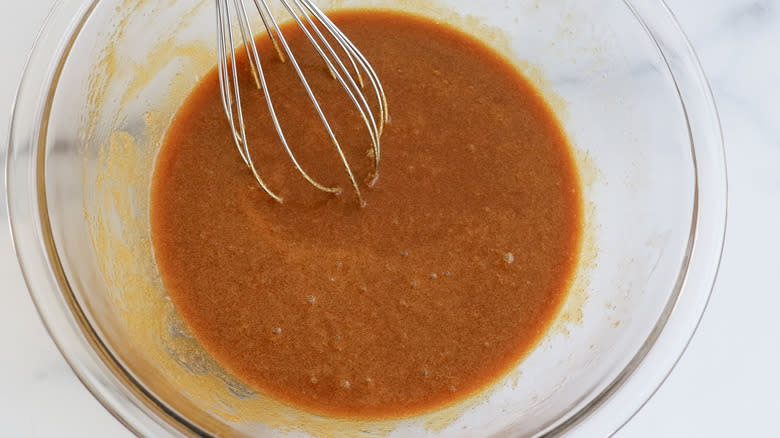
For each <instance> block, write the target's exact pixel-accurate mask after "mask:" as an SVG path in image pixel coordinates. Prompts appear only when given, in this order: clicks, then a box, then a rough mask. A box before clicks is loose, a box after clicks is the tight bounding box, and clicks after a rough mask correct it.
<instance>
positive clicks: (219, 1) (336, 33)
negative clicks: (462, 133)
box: [216, 0, 389, 205]
mask: <svg viewBox="0 0 780 438" xmlns="http://www.w3.org/2000/svg"><path fill="white" fill-rule="evenodd" d="M268 1H269V0H252V2H253V3H254V8H255V9H256V10H257V12H258V13H259V14H260V18H261V20H262V22H263V25H264V27H265V30H266V33H267V35H268V37H269V38H270V39H271V42H272V43H273V45H274V48H275V49H276V52H277V54H278V56H279V59H280V60H281V61H282V62H286V61H287V60H289V62H290V64H291V65H292V67H293V69H294V70H295V72H296V74H297V75H298V78H299V80H300V82H301V85H302V86H303V87H304V89H305V90H306V93H307V95H308V97H309V100H310V101H311V103H312V104H313V105H314V108H315V110H316V112H317V115H318V116H319V118H320V120H321V121H322V124H323V127H324V128H325V130H326V131H327V134H328V136H329V137H330V140H331V142H332V143H333V145H334V146H335V148H336V150H337V151H338V154H339V157H340V158H341V164H342V165H343V167H344V169H345V170H346V172H347V174H348V175H349V179H350V181H351V183H352V187H353V188H354V190H355V193H356V195H357V198H358V202H359V203H360V205H363V197H362V196H361V193H360V188H359V187H358V183H357V181H356V179H355V175H354V174H353V172H352V168H351V167H350V165H349V161H348V160H347V157H346V156H345V154H344V151H343V149H342V147H341V145H340V144H339V141H338V139H337V138H336V135H335V134H334V132H333V130H332V128H331V125H330V123H329V122H328V119H327V118H326V116H325V114H324V112H323V110H322V107H321V105H320V102H319V101H318V99H317V97H316V96H315V93H314V91H313V90H312V88H311V86H310V85H309V82H308V81H307V80H306V76H305V75H304V73H303V71H302V70H301V68H300V66H299V65H298V62H297V61H296V59H295V56H294V54H293V53H292V50H291V49H290V46H289V45H288V44H287V41H286V40H285V38H284V35H282V31H281V29H280V27H279V21H277V19H276V17H274V15H273V13H272V11H271V8H270V6H269V4H268ZM245 2H248V0H216V7H217V14H216V15H217V52H218V58H219V61H218V69H219V84H220V91H221V94H222V104H223V106H224V109H225V114H226V116H227V119H228V122H229V123H230V127H231V131H232V133H233V140H234V142H235V144H236V147H237V148H238V152H239V153H240V154H241V158H242V159H243V160H244V163H245V164H246V165H247V166H248V167H249V169H250V170H251V171H252V173H253V174H254V177H255V178H256V179H257V182H258V183H259V184H260V186H261V187H262V188H263V190H265V192H266V193H268V195H270V196H271V197H272V198H274V199H275V200H277V201H279V202H282V198H281V197H280V196H278V195H277V194H276V193H275V192H274V191H272V190H271V189H270V188H269V187H268V186H267V185H266V183H265V182H264V181H263V179H262V178H261V177H260V174H259V172H258V170H257V168H256V167H255V164H254V162H253V161H252V156H251V154H250V151H249V145H248V142H247V138H246V129H245V123H246V122H245V121H244V117H243V112H242V107H241V94H240V91H239V87H238V70H237V68H236V60H235V56H234V55H233V50H234V48H235V47H236V46H235V45H234V43H235V41H236V39H235V38H234V29H233V17H232V16H235V19H236V21H237V24H238V29H239V33H240V36H241V40H242V42H243V45H244V48H245V50H246V54H247V57H248V59H249V64H250V67H251V70H252V74H253V76H254V79H255V82H256V84H257V87H258V88H259V89H262V91H263V94H264V95H265V101H266V104H267V106H268V111H269V114H270V116H271V120H272V121H273V125H274V128H275V129H276V133H277V134H278V137H279V139H280V140H281V143H282V146H283V147H284V150H285V152H286V153H287V155H288V156H289V158H290V160H291V161H292V163H293V165H294V166H295V168H296V169H297V170H298V172H299V173H300V174H301V175H302V176H303V177H304V178H305V179H306V181H308V182H309V183H310V184H311V185H312V186H314V187H316V188H317V189H319V190H322V191H325V192H330V193H338V192H340V191H341V189H340V188H339V187H329V186H326V185H323V184H321V183H319V182H317V181H315V180H314V179H313V178H312V177H311V176H310V175H309V174H308V173H306V171H305V170H304V169H303V167H302V166H301V165H300V163H298V160H297V159H296V158H295V154H294V153H293V151H292V149H291V148H290V145H289V144H288V142H287V139H286V138H285V135H284V132H283V130H282V127H281V125H280V123H279V119H278V117H277V113H276V110H275V108H274V103H273V100H272V98H271V93H270V92H269V89H268V84H267V82H266V78H265V76H264V74H263V67H262V65H261V62H260V56H259V53H258V49H257V46H256V44H255V40H254V32H253V31H252V27H251V26H250V20H249V14H248V12H247V7H246V6H245ZM279 2H280V3H281V6H282V7H283V9H284V10H285V11H286V12H287V13H288V14H289V15H290V17H291V18H292V19H293V20H295V22H296V23H297V25H298V26H299V27H300V29H301V30H302V31H303V33H304V35H305V36H306V38H307V39H308V41H309V42H310V43H311V45H312V46H313V47H314V49H315V50H316V51H317V53H318V54H319V56H320V57H321V58H322V59H323V61H324V62H325V64H326V65H327V67H328V69H329V70H330V72H331V74H332V76H333V77H334V78H335V80H336V81H338V83H339V84H340V85H341V87H342V88H343V89H344V91H345V92H346V93H347V94H348V96H349V98H350V99H351V101H352V103H353V104H354V105H355V107H356V108H357V110H358V113H359V114H360V116H361V118H362V119H363V122H364V123H365V126H366V128H367V130H368V133H369V137H370V140H371V144H372V148H373V153H372V155H373V171H372V173H371V174H370V175H369V177H370V178H369V179H370V180H371V181H372V182H373V181H374V180H375V179H376V177H377V175H378V170H379V158H380V141H379V139H380V137H381V135H382V130H383V128H384V125H385V123H386V122H387V121H388V117H389V116H388V109H387V99H386V97H385V93H384V90H383V89H382V84H381V83H380V82H379V78H378V76H377V74H376V72H375V71H374V69H373V67H371V64H370V63H369V62H368V60H367V59H366V58H365V56H363V54H362V53H360V51H359V50H358V49H357V47H355V45H354V44H353V43H352V42H351V41H350V40H349V39H348V38H347V37H346V36H345V35H344V33H342V32H341V30H339V28H338V27H336V25H335V24H333V22H332V21H331V20H330V19H329V18H328V17H327V16H326V15H325V14H324V13H323V12H322V11H321V10H320V9H319V8H318V7H317V6H316V5H314V4H313V3H312V2H311V1H310V0H279ZM231 3H232V5H233V8H232V9H233V12H234V13H233V14H231V11H230V9H231V8H230V4H231ZM250 8H251V6H250ZM331 41H334V42H335V44H336V45H337V46H338V48H339V49H340V51H341V55H339V54H337V53H336V48H334V46H333V44H331ZM342 58H346V59H342ZM364 76H365V77H366V78H367V79H368V84H369V86H368V90H369V93H372V94H374V96H373V97H374V98H375V99H376V102H377V105H376V110H375V109H373V108H372V106H371V105H370V104H369V99H370V98H369V97H368V96H366V94H365V93H364V90H365V89H366V84H365V81H364Z"/></svg>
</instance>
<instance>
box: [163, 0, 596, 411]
mask: <svg viewBox="0 0 780 438" xmlns="http://www.w3.org/2000/svg"><path fill="white" fill-rule="evenodd" d="M332 19H333V20H334V21H335V22H336V23H337V24H338V25H339V26H340V27H341V29H343V31H344V32H345V33H346V34H347V35H348V36H349V37H350V38H351V39H352V40H353V41H354V42H355V44H356V45H357V46H358V47H359V48H360V49H361V50H362V51H363V53H364V54H365V55H366V57H367V58H368V59H369V60H370V61H371V62H372V64H373V66H374V67H375V69H376V70H377V72H378V74H379V77H380V78H381V80H382V82H383V84H384V87H385V89H386V92H387V98H388V101H389V104H390V112H391V122H390V124H389V125H388V126H387V127H386V129H385V133H384V135H383V137H382V162H381V165H380V172H379V180H378V182H377V184H376V185H375V186H374V187H373V188H367V187H365V182H363V181H361V184H362V185H363V192H364V197H365V198H366V201H367V206H366V207H364V208H360V207H359V206H358V205H357V203H356V202H355V199H354V194H353V193H352V192H350V191H349V187H350V186H349V182H348V180H347V179H346V177H345V174H344V171H343V169H342V168H341V167H340V164H339V159H338V156H337V155H336V152H335V151H334V149H333V146H332V145H331V144H330V142H329V141H328V140H327V137H325V131H324V129H323V128H322V125H321V124H320V122H319V120H318V119H317V118H316V116H315V115H314V113H313V112H312V110H311V105H310V104H308V101H307V100H306V97H305V95H304V91H303V88H302V87H301V86H300V85H299V84H298V83H297V79H296V78H295V76H294V74H292V72H291V70H290V66H289V63H286V64H282V63H281V62H279V61H278V60H277V59H276V57H275V52H274V50H273V49H272V48H271V47H270V44H269V43H268V41H267V39H266V38H265V37H260V38H258V43H259V44H260V46H261V47H260V50H261V53H262V54H263V56H264V58H263V62H264V64H263V66H264V68H265V74H266V76H267V78H268V79H269V82H270V85H271V86H272V93H273V96H274V98H275V101H276V103H277V107H278V110H279V112H280V119H281V120H282V122H283V124H284V127H285V129H286V134H287V135H288V139H289V141H290V144H291V146H292V147H293V149H294V150H295V152H296V153H297V154H298V158H299V160H300V162H301V163H302V165H303V166H304V167H305V168H306V169H307V170H308V171H309V172H310V173H311V174H312V175H313V176H314V177H315V178H317V179H318V180H320V181H323V182H325V183H333V184H339V185H340V186H341V187H344V188H345V190H344V193H343V194H341V195H340V196H334V195H329V194H325V193H322V192H318V191H317V190H315V189H314V188H312V187H311V186H309V185H308V183H306V182H305V181H304V180H303V178H301V177H300V176H299V175H298V174H297V173H295V171H294V169H293V166H292V164H291V163H290V162H289V159H288V158H287V157H286V154H285V153H284V151H283V150H282V148H281V145H280V143H279V140H278V138H277V136H276V134H275V132H274V131H273V128H272V125H271V122H270V119H269V117H268V115H267V110H266V107H265V101H264V99H263V95H262V92H261V91H259V90H257V89H256V88H255V87H254V84H253V82H252V76H251V74H250V73H249V72H248V70H247V66H246V63H245V59H243V58H240V59H239V61H240V62H241V65H242V66H243V67H242V68H243V69H244V72H243V73H242V75H241V80H242V87H243V88H242V101H243V103H244V108H243V109H244V117H245V119H246V120H247V121H248V136H249V139H250V145H251V148H252V151H253V157H254V160H255V163H256V165H257V167H258V169H259V171H260V174H261V175H262V176H263V177H264V178H265V179H266V180H267V182H268V183H269V185H270V187H271V188H272V189H275V190H276V191H277V192H279V193H280V194H281V195H282V196H283V197H284V199H285V202H284V203H283V204H278V203H276V202H274V201H272V200H271V199H270V198H269V197H268V196H267V195H266V194H265V193H264V192H262V190H261V189H260V188H259V187H258V186H257V183H256V182H255V180H254V178H253V176H252V174H251V173H250V171H249V170H248V169H247V168H246V166H245V165H244V164H243V162H242V161H241V159H240V157H239V154H238V152H237V150H236V148H235V145H234V144H233V140H232V137H231V135H230V130H229V127H228V124H227V122H226V120H225V115H224V113H223V108H222V103H221V100H220V97H219V84H218V80H217V74H216V71H213V72H212V73H211V74H210V75H208V76H207V77H206V78H204V79H203V80H202V82H201V83H200V84H199V85H198V87H197V88H196V89H195V91H194V92H193V93H192V95H191V96H190V97H189V99H188V100H187V102H186V103H185V105H183V106H182V108H181V109H180V110H179V112H178V114H177V115H176V117H175V119H174V121H173V123H172V125H171V127H170V129H169V132H168V134H167V137H166V139H165V144H164V146H163V148H162V150H161V151H160V154H159V157H158V159H157V164H156V169H155V174H154V179H153V186H152V205H151V219H152V237H153V242H154V249H155V256H156V258H157V262H158V264H159V268H160V272H161V274H162V278H163V280H164V283H165V286H166V288H167V289H168V291H169V293H170V296H171V299H172V300H173V303H174V304H175V306H176V308H177V309H178V311H179V312H180V314H181V315H182V317H183V318H184V320H185V321H186V322H187V324H188V325H189V327H190V328H191V330H192V332H193V333H194V334H195V336H196V337H197V338H198V339H199V340H200V342H201V343H202V344H203V345H204V347H205V348H206V349H207V350H208V351H209V352H210V353H211V354H213V356H214V357H215V358H216V359H217V360H218V361H219V362H220V363H222V364H223V365H224V366H225V367H226V368H228V369H229V370H231V371H232V372H233V373H235V374H236V375H237V376H238V377H240V378H241V379H243V380H244V381H246V382H247V383H249V384H250V385H252V386H253V387H255V388H256V389H257V390H259V391H261V392H264V393H266V394H269V395H271V396H273V397H276V398H278V399H281V400H283V401H285V402H288V403H290V404H293V405H295V406H299V407H301V408H303V409H307V410H310V411H313V412H317V413H320V414H325V415H334V416H349V417H359V418H386V417H398V416H407V415H414V414H417V413H420V412H422V411H426V410H430V409H435V408H437V407H441V406H442V405H444V404H448V403H451V402H454V401H457V400H460V399H462V398H464V397H466V396H468V395H470V394H473V393H474V392H475V391H478V390H479V389H481V388H484V387H485V386H486V385H487V384H489V383H491V382H492V381H494V380H495V379H497V378H499V377H500V376H502V375H503V374H505V373H506V372H508V371H509V370H510V369H511V368H513V367H514V366H515V365H516V364H517V362H518V361H519V360H520V359H522V357H523V356H524V355H525V354H526V353H528V352H529V350H530V349H531V348H533V347H534V345H535V344H536V343H537V342H538V341H539V339H540V338H541V336H542V335H543V334H544V333H545V331H546V329H547V328H548V327H549V325H550V323H551V320H552V319H553V318H554V317H555V316H556V314H557V311H558V309H559V308H560V306H561V304H562V301H563V299H564V298H565V295H566V293H567V291H568V288H569V285H570V283H571V279H572V276H573V273H574V270H575V266H576V260H577V255H578V249H579V244H580V238H581V216H582V205H581V204H582V202H581V194H580V187H579V182H578V177H577V173H576V169H575V164H574V160H573V158H572V152H571V150H570V148H569V145H568V143H567V140H566V137H565V135H564V133H563V132H562V130H561V126H560V124H559V122H558V121H557V120H556V118H555V115H554V114H553V112H552V111H551V109H550V108H549V106H548V105H547V104H546V103H545V101H544V100H543V99H542V97H541V96H540V94H539V93H538V91H537V90H536V89H534V87H533V86H532V85H531V84H530V83H529V81H528V80H526V79H525V78H524V77H523V76H522V75H521V74H520V73H518V72H517V71H516V70H515V69H514V68H513V67H512V66H511V65H510V64H509V63H508V62H506V61H505V60H503V59H502V58H500V57H499V56H498V55H496V54H495V53H493V52H491V51H490V50H489V49H488V48H487V47H486V46H484V45H483V44H481V43H480V42H478V41H476V40H474V39H473V38H471V37H469V36H467V35H465V34H462V33H459V32H457V31H455V30H453V29H450V28H448V27H446V26H442V25H441V24H437V23H434V22H431V21H427V20H424V19H421V18H415V17H412V16H406V15H398V14H392V13H389V12H368V11H354V12H349V13H339V14H335V15H334V16H333V17H332ZM285 36H286V37H287V38H288V40H289V42H290V44H291V45H292V46H293V47H294V50H295V53H296V55H297V56H298V59H299V61H300V63H301V65H302V66H303V68H304V69H305V71H306V72H307V75H308V76H309V80H310V81H311V83H312V87H313V88H314V89H315V91H316V93H317V95H318V97H319V98H320V100H321V101H322V102H323V105H324V107H325V111H326V114H327V115H328V118H329V119H330V120H331V121H332V122H333V123H334V125H335V130H336V132H337V134H338V135H339V139H340V141H341V144H342V145H343V146H344V148H345V150H346V153H347V155H348V158H349V159H350V161H351V162H352V163H353V165H354V167H355V171H356V174H357V175H363V176H365V175H368V174H369V170H370V168H371V164H372V160H371V158H370V157H369V154H367V151H368V150H369V149H370V143H369V139H368V135H367V133H366V131H365V127H364V126H363V125H362V124H361V122H360V121H359V119H357V118H356V116H355V112H354V110H353V109H352V106H351V105H352V104H351V103H350V102H349V101H347V99H346V98H345V95H344V93H343V92H342V91H341V89H340V88H339V86H338V84H337V83H336V81H334V80H333V78H332V77H331V76H330V74H329V73H328V70H327V68H326V67H325V65H324V64H323V62H322V61H321V60H320V59H319V58H318V57H317V56H316V55H315V54H314V52H313V51H311V50H309V49H308V47H309V46H308V43H306V44H304V43H303V41H302V39H301V36H300V34H299V33H297V32H296V31H295V30H294V29H293V28H286V29H285Z"/></svg>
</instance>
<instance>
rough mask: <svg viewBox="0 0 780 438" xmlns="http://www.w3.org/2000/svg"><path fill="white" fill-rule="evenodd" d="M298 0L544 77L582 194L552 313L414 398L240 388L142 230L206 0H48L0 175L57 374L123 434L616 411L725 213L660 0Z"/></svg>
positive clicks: (206, 14)
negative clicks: (460, 386) (179, 306)
mask: <svg viewBox="0 0 780 438" xmlns="http://www.w3.org/2000/svg"><path fill="white" fill-rule="evenodd" d="M320 3H321V4H322V5H323V6H324V7H325V9H329V8H350V7H381V8H391V9H400V10H405V11H411V12H415V13H418V14H423V15H428V16H431V17H433V18H435V19H437V20H440V21H444V22H448V23H450V24H453V25H454V26H456V27H460V28H462V29H464V30H466V31H468V32H471V33H473V34H475V35H478V36H479V37H480V38H482V39H483V40H485V41H486V42H487V43H488V44H490V45H492V46H493V47H494V48H496V49H497V50H499V51H501V52H502V53H503V54H504V55H505V56H506V57H507V58H508V59H510V60H512V61H513V62H515V64H516V65H517V66H518V68H520V69H521V70H522V71H524V72H525V73H526V75H527V76H528V77H530V78H531V80H532V81H533V82H534V83H535V84H536V85H537V86H538V87H539V89H540V90H541V91H542V92H543V93H544V94H545V96H546V97H547V98H548V100H549V101H550V102H551V104H552V105H553V107H554V108H555V109H556V111H557V113H558V114H559V117H560V119H561V121H562V123H563V125H564V127H565V130H566V132H567V134H568V135H569V138H570V139H571V142H572V144H573V147H574V148H575V149H576V155H577V161H578V166H579V170H580V174H581V178H582V183H583V186H584V188H585V199H586V203H587V207H586V210H587V214H586V216H587V224H586V231H585V245H584V247H583V251H582V254H581V255H580V266H579V270H578V274H577V279H576V282H575V283H576V284H575V286H574V289H573V291H572V293H571V294H570V297H569V299H568V301H567V302H566V304H565V305H564V308H563V309H562V311H561V313H560V316H559V317H558V320H557V321H556V322H555V323H554V325H553V327H552V328H551V329H550V331H549V333H548V334H547V335H546V337H545V338H544V340H543V341H542V342H541V343H540V344H539V345H538V346H537V348H536V349H535V350H534V351H533V352H532V353H531V354H530V355H529V356H528V357H526V358H525V359H524V360H523V361H521V362H520V363H519V364H518V365H517V368H516V369H515V370H514V371H513V372H511V373H510V374H509V375H507V376H506V377H505V378H503V379H502V380H500V381H499V382H497V383H496V384H494V385H492V386H491V387H490V388H487V389H486V390H485V391H484V392H483V393H480V394H478V395H476V396H474V397H472V398H471V399H469V400H466V401H464V402H462V403H459V404H457V405H455V406H450V407H447V408H443V409H441V410H439V411H436V412H430V413H426V414H424V415H420V416H418V417H415V418H407V419H399V420H384V421H353V420H350V419H343V418H342V419H332V418H324V417H318V416H316V415H312V414H309V413H307V412H303V411H300V410H297V409H295V408H294V407H289V406H285V405H282V404H280V403H278V402H276V401H274V400H272V399H269V398H267V397H264V396H263V395H262V394H257V393H255V392H254V391H252V390H251V388H248V387H247V386H245V385H244V384H242V383H241V382H240V381H239V380H238V379H236V378H235V377H233V376H232V375H230V373H228V372H226V371H225V370H223V369H222V368H221V367H220V366H219V364H217V363H215V362H214V361H213V360H212V359H211V358H210V357H209V355H208V354H207V353H206V352H205V351H204V350H203V349H202V348H201V347H200V345H199V344H198V343H197V341H196V340H195V339H194V338H193V337H192V336H191V335H190V334H189V333H188V331H187V328H186V326H185V325H184V324H183V323H182V322H181V321H180V319H179V318H178V316H177V314H176V310H175V309H174V308H173V306H172V305H171V304H170V301H169V300H168V298H167V295H166V292H165V289H164V287H163V286H162V283H161V281H160V279H159V274H158V273H157V270H156V266H155V264H154V257H153V252H152V247H151V244H150V237H149V222H148V217H149V212H148V197H149V181H150V177H151V170H152V165H153V163H154V158H155V153H156V151H157V149H158V147H159V145H160V142H161V139H162V136H163V134H164V132H165V129H166V127H167V126H168V122H169V121H170V119H171V117H172V115H173V113H174V112H175V111H176V109H177V108H178V106H179V104H180V103H181V102H182V100H183V98H184V97H185V96H186V95H187V93H188V91H189V90H190V89H192V87H193V86H194V85H195V84H196V83H197V81H198V78H199V77H200V76H201V75H202V74H204V73H205V72H206V71H208V70H209V69H210V68H212V67H213V65H214V64H215V60H216V55H215V53H214V52H215V38H214V16H213V14H214V11H213V2H211V1H207V0H203V1H191V2H190V1H188V2H182V1H172V0H147V1H129V0H124V1H120V0H100V1H97V0H94V1H90V0H62V1H60V2H59V4H58V6H57V7H56V8H55V10H54V11H53V12H52V14H51V15H50V17H49V19H48V22H47V24H46V26H45V27H44V29H43V31H42V33H41V35H40V37H39V39H38V42H37V44H36V46H35V48H34V50H33V53H32V55H31V58H30V61H29V64H28V66H27V69H26V71H25V73H24V77H23V80H22V82H21V85H20V88H19V93H18V97H17V100H16V106H15V110H14V115H13V122H12V130H11V137H10V145H9V154H8V162H7V175H6V177H7V181H6V182H7V190H8V199H9V216H10V220H11V226H12V232H13V237H14V241H15V245H16V250H17V255H18V259H19V262H20V265H21V267H22V270H23V272H24V275H25V278H26V281H27V284H28V287H29V290H30V293H31V295H32V297H33V299H34V301H35V303H36V305H37V307H38V311H39V313H40V315H41V317H42V319H43V321H44V323H45V324H46V326H47V328H48V330H49V333H50V334H51V336H52V338H54V340H55V342H56V343H57V345H58V346H59V348H60V350H61V352H62V354H63V355H64V356H65V358H66V359H67V360H68V362H69V363H70V365H71V367H72V368H73V370H74V371H75V373H76V374H77V375H78V376H79V377H80V379H81V380H82V382H84V384H85V385H86V386H87V387H88V388H89V389H90V391H91V392H92V393H93V394H94V395H95V397H97V398H98V399H99V400H100V401H101V402H102V403H103V404H104V405H105V406H106V408H107V409H109V410H110V411H111V412H112V413H113V414H114V415H115V416H116V417H117V418H118V419H119V420H120V421H121V422H123V423H124V424H125V425H126V426H127V427H128V428H129V429H130V430H132V431H133V432H134V433H136V434H138V435H142V436H155V437H162V436H285V437H293V436H294V437H298V436H363V437H372V436H403V437H415V436H426V437H433V436H450V437H469V436H480V437H484V436H516V437H536V436H560V435H564V434H571V435H572V436H584V437H594V436H607V435H609V434H611V433H613V432H614V431H616V430H617V429H618V428H619V427H620V426H621V425H622V424H624V423H625V422H626V421H627V420H628V419H629V418H630V417H631V416H632V415H633V414H634V413H635V412H636V411H637V410H638V409H639V408H640V407H641V405H642V404H643V403H644V402H646V400H647V399H648V398H649V397H650V396H651V395H652V394H653V392H654V391H655V390H656V389H657V388H658V386H659V385H660V384H661V383H662V381H663V380H664V378H665V377H666V376H667V375H668V373H669V372H670V370H671V369H672V367H673V366H674V364H675V363H676V361H677V360H678V358H679V357H680V355H681V354H682V352H683V351H684V349H685V347H686V346H687V343H688V341H689V340H690V338H691V336H692V334H693V332H694V331H695V328H696V326H697V324H698V321H699V319H700V317H701V315H702V312H703V311H704V309H705V307H706V304H707V300H708V298H709V294H710V291H711V287H712V284H713V282H714V280H715V276H716V273H717V268H718V264H719V260H720V253H721V249H722V244H723V234H724V230H725V221H726V170H725V161H724V155H723V148H722V139H721V133H720V125H719V121H718V117H717V113H716V110H715V107H714V104H713V100H712V97H711V93H710V91H709V88H708V85H707V82H706V79H705V77H704V75H703V73H702V71H701V69H700V67H699V64H698V62H697V60H696V57H695V55H694V53H693V51H692V49H691V47H690V45H689V44H688V42H687V40H686V38H685V36H684V35H683V33H682V32H681V30H680V29H679V27H678V25H677V23H676V22H675V20H674V17H673V16H672V14H671V13H670V11H669V10H668V8H667V7H666V6H665V5H664V3H663V2H662V1H660V0H625V1H624V2H614V1H606V0H594V1H591V2H587V6H586V5H584V4H581V3H580V2H571V1H566V0H550V1H545V2H536V1H530V0H529V1H525V0H517V1H485V2H474V1H466V0H436V1H432V2H431V1H419V2H417V1H391V0H340V1H335V0H334V1H330V2H329V1H322V2H320ZM256 28H259V27H256ZM391 104H392V103H391ZM396 108H401V105H397V106H396ZM234 152H235V151H225V153H234Z"/></svg>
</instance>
